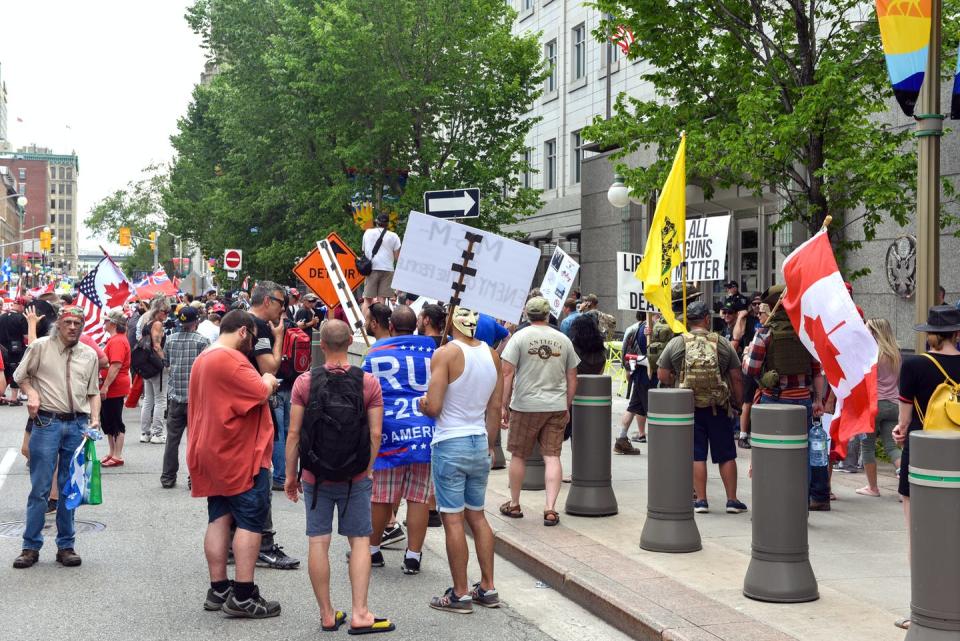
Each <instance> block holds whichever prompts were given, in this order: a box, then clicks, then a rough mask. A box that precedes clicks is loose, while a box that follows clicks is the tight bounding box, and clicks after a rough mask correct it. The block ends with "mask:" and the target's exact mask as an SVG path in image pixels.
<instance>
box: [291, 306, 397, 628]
mask: <svg viewBox="0 0 960 641" xmlns="http://www.w3.org/2000/svg"><path fill="white" fill-rule="evenodd" d="M352 340H353V332H351V331H350V327H349V325H347V324H346V323H344V322H343V321H340V320H336V319H330V320H328V321H327V322H326V323H324V325H323V327H322V328H320V348H321V349H322V350H323V355H324V365H325V367H326V368H327V370H328V371H331V372H335V375H341V376H347V375H348V373H349V372H350V369H351V367H350V362H349V361H348V359H347V348H348V347H349V346H350V343H351V341H352ZM310 382H311V374H310V372H306V373H304V374H301V375H300V376H298V377H297V380H296V382H295V383H294V384H293V391H292V392H291V395H290V430H289V431H288V432H287V452H286V454H287V472H288V473H287V480H286V482H285V484H284V491H285V492H286V494H287V498H289V499H290V500H291V501H293V502H294V503H296V502H297V500H298V499H299V493H300V492H301V491H303V492H304V505H305V506H306V511H307V536H308V537H309V539H310V547H309V550H310V551H309V556H308V561H307V562H308V563H309V565H310V581H311V582H312V583H313V591H314V594H316V595H317V603H318V605H319V606H320V617H321V626H322V628H323V629H324V630H329V631H332V630H336V629H337V628H339V627H340V626H341V625H343V624H344V623H345V622H346V620H347V616H346V614H345V613H344V612H343V611H341V610H334V608H333V603H332V602H331V601H330V538H331V535H332V533H333V512H334V507H336V511H337V532H338V533H339V534H340V535H341V536H345V537H347V540H348V541H349V542H350V583H351V584H352V585H353V606H352V607H351V609H350V633H351V634H367V633H371V632H390V631H391V630H393V629H394V625H393V623H391V622H390V620H389V619H379V618H377V617H375V616H374V615H373V613H371V612H370V610H369V609H368V608H367V589H368V587H369V585H370V534H371V533H372V532H373V524H372V521H371V505H370V499H371V495H372V492H373V464H374V462H375V461H376V460H377V452H378V451H379V450H380V438H381V434H382V431H383V392H382V390H381V389H380V382H379V381H378V380H377V378H376V377H374V376H373V375H372V374H367V373H363V406H364V408H365V410H366V419H367V426H368V427H369V429H370V458H369V461H368V464H367V469H366V470H364V471H363V472H361V473H360V474H358V475H357V476H355V477H353V479H351V480H350V481H343V482H330V481H322V482H320V483H317V479H316V477H315V476H314V475H313V474H312V473H311V472H310V471H309V470H306V469H304V470H303V483H302V487H301V483H300V482H299V481H298V480H297V475H296V474H294V470H296V469H298V465H299V464H300V431H301V427H302V426H303V421H304V415H305V414H306V408H307V407H309V405H310ZM354 389H356V388H354ZM308 418H309V416H308ZM364 450H365V448H364Z"/></svg>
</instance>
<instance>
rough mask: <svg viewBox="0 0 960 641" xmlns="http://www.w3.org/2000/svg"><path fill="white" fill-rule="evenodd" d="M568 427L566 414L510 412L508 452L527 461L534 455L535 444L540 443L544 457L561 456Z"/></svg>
mask: <svg viewBox="0 0 960 641" xmlns="http://www.w3.org/2000/svg"><path fill="white" fill-rule="evenodd" d="M566 427H567V413H566V412H517V411H515V410H510V436H509V437H508V438H507V451H508V452H510V453H511V454H513V455H514V456H519V457H520V458H523V459H526V458H528V457H529V456H530V454H531V453H533V444H534V443H538V442H539V443H540V453H541V454H543V455H544V456H560V448H561V447H562V446H563V431H564V429H566Z"/></svg>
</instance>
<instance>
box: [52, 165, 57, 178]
mask: <svg viewBox="0 0 960 641" xmlns="http://www.w3.org/2000/svg"><path fill="white" fill-rule="evenodd" d="M56 177H57V168H56V167H51V168H50V179H51V180H54V179H56Z"/></svg>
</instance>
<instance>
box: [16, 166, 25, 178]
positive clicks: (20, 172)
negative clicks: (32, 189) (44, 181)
mask: <svg viewBox="0 0 960 641" xmlns="http://www.w3.org/2000/svg"><path fill="white" fill-rule="evenodd" d="M17 173H18V174H19V175H20V180H26V179H27V170H26V169H24V168H23V167H20V168H19V169H18V170H17Z"/></svg>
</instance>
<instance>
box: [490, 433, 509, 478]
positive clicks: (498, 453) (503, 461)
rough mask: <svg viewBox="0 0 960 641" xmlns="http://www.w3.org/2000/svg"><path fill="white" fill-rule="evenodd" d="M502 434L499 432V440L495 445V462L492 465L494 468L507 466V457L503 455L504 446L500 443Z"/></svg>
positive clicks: (491, 467) (499, 468)
mask: <svg viewBox="0 0 960 641" xmlns="http://www.w3.org/2000/svg"><path fill="white" fill-rule="evenodd" d="M502 433H503V432H501V433H500V434H502ZM500 434H497V442H496V444H495V445H494V446H493V464H492V465H491V466H490V469H492V470H502V469H503V468H505V467H506V466H507V458H506V457H505V456H504V455H503V446H502V445H501V444H500Z"/></svg>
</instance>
